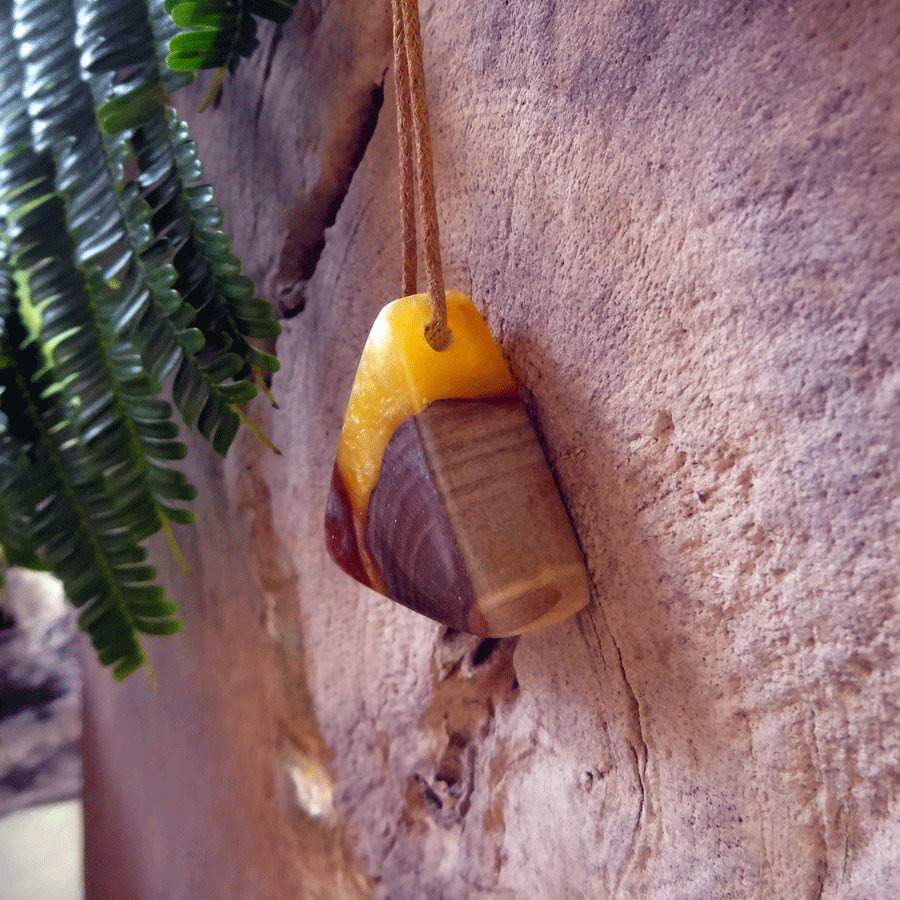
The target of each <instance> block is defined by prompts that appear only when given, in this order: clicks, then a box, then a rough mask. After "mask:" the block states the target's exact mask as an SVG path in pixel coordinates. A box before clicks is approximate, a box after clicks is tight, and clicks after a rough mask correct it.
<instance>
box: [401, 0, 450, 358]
mask: <svg viewBox="0 0 900 900" xmlns="http://www.w3.org/2000/svg"><path fill="white" fill-rule="evenodd" d="M393 10H394V42H395V43H394V46H395V58H396V59H399V57H400V56H401V55H403V54H404V53H405V56H406V70H407V78H404V76H403V75H402V74H399V73H400V72H401V70H402V68H403V65H402V64H400V65H395V76H396V78H397V107H398V129H405V131H406V135H407V137H406V138H405V140H406V141H408V140H409V138H408V135H409V124H408V115H409V114H408V109H409V108H411V111H412V124H413V128H412V131H413V132H414V134H415V139H416V172H417V175H418V186H419V212H420V214H421V217H422V238H423V243H424V245H425V246H424V255H425V272H426V274H427V276H428V294H429V302H430V304H431V321H430V322H429V323H428V324H427V325H426V326H425V340H426V341H428V343H429V345H430V346H431V347H432V348H433V349H434V350H446V349H447V348H448V347H449V346H450V341H451V339H452V335H451V333H450V329H449V328H448V327H447V298H446V293H445V291H444V273H443V270H442V269H441V241H440V234H439V231H438V214H437V200H436V198H435V191H434V161H433V157H432V152H431V134H430V130H429V124H428V102H427V100H426V98H425V66H424V63H423V61H422V35H421V32H420V29H419V4H418V0H393ZM398 35H399V37H400V38H401V40H398ZM398 47H399V49H398ZM404 82H408V88H409V91H408V95H409V99H408V105H407V107H406V109H404V106H403V103H404V100H403V97H402V96H401V95H402V94H403V93H404V89H403V88H402V87H401V85H402V84H403V83H404ZM407 146H408V145H407ZM400 154H401V160H402V162H401V166H402V171H401V180H402V181H407V180H408V175H409V170H408V166H407V163H406V161H405V157H404V137H402V136H401V138H400ZM410 155H411V154H409V153H408V151H407V156H410ZM405 190H406V189H405V188H401V192H403V193H402V195H401V205H402V206H403V209H404V212H403V216H404V222H403V246H404V266H403V271H404V275H403V278H404V290H405V285H406V282H407V271H408V269H407V266H408V263H407V256H406V254H407V247H408V244H407V241H408V239H409V238H408V231H407V228H408V226H407V221H406V218H407V211H406V210H407V206H406V202H407V194H406V193H405ZM411 190H412V189H411V188H410V189H409V191H410V193H411ZM414 282H415V279H414V278H413V283H414Z"/></svg>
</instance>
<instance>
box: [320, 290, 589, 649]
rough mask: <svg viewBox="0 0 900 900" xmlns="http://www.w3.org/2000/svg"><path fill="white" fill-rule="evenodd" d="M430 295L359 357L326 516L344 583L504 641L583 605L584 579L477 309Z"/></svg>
mask: <svg viewBox="0 0 900 900" xmlns="http://www.w3.org/2000/svg"><path fill="white" fill-rule="evenodd" d="M430 318H431V310H430V307H429V304H428V295H427V294H416V295H414V296H411V297H403V298H401V299H400V300H396V301H394V302H393V303H390V304H388V306H386V307H385V308H384V309H383V310H382V311H381V313H380V315H379V316H378V319H377V320H376V322H375V324H374V326H373V327H372V331H371V333H370V335H369V339H368V341H367V342H366V346H365V349H364V350H363V354H362V359H361V361H360V364H359V369H358V370H357V373H356V380H355V381H354V383H353V389H352V392H351V394H350V402H349V405H348V407H347V414H346V417H345V419H344V427H343V431H342V432H341V437H340V442H339V444H338V450H337V459H336V461H335V466H334V472H333V475H332V480H331V491H330V493H329V496H328V502H327V507H326V513H325V536H326V543H327V546H328V551H329V553H330V554H331V556H332V558H333V559H334V560H335V562H336V563H337V564H338V565H339V566H340V567H341V568H342V569H343V570H344V571H345V572H346V573H347V574H348V575H350V576H352V577H353V578H355V579H356V580H357V581H359V582H361V583H362V584H364V585H366V586H367V587H370V588H372V589H374V590H376V591H379V592H380V593H382V594H384V595H385V596H387V597H390V598H391V599H393V600H396V601H397V602H398V603H402V604H403V605H404V606H406V607H409V608H410V609H412V610H415V611H416V612H419V613H422V614H423V615H426V616H429V617H430V618H432V619H435V620H437V621H438V622H441V623H443V624H444V625H447V626H449V627H450V628H454V629H456V630H458V631H466V632H469V633H471V634H478V635H483V636H486V637H507V636H510V635H514V634H521V633H523V632H526V631H531V630H533V629H536V628H542V627H545V626H547V625H552V624H554V623H556V622H559V621H561V620H562V619H565V618H567V617H568V616H570V615H572V614H574V613H576V612H578V610H580V609H582V608H583V607H584V606H585V605H586V604H587V602H588V600H589V588H588V577H587V570H586V568H585V563H584V557H583V555H582V553H581V548H580V547H579V545H578V541H577V539H576V537H575V533H574V530H573V528H572V525H571V522H570V521H569V517H568V514H567V513H566V509H565V507H564V506H563V503H562V499H561V498H560V496H559V492H558V491H557V489H556V485H555V483H554V481H553V476H552V475H551V473H550V468H549V467H548V465H547V461H546V459H545V458H544V454H543V451H542V450H541V447H540V444H539V443H538V440H537V436H536V435H535V433H534V429H533V428H532V426H531V422H530V421H529V419H528V414H527V413H526V411H525V407H524V405H523V403H522V401H521V399H520V398H519V394H518V391H517V390H516V385H515V382H514V381H513V378H512V375H511V374H510V372H509V369H508V368H507V366H506V363H505V361H504V359H503V354H502V352H501V350H500V347H499V346H498V345H497V343H496V341H494V339H493V337H492V336H491V334H490V332H489V331H488V328H487V325H486V324H485V322H484V319H482V317H481V315H480V314H479V312H478V310H477V309H476V308H475V306H474V305H473V304H472V301H471V300H469V298H468V297H466V296H465V295H464V294H461V293H460V292H458V291H450V292H448V294H447V321H448V325H449V328H450V330H451V332H452V334H453V339H452V343H451V345H450V347H449V349H447V350H444V351H441V352H437V351H435V350H432V348H431V347H430V346H429V345H428V343H427V342H426V341H425V338H424V335H423V332H424V328H425V324H426V323H427V322H428V321H429V320H430Z"/></svg>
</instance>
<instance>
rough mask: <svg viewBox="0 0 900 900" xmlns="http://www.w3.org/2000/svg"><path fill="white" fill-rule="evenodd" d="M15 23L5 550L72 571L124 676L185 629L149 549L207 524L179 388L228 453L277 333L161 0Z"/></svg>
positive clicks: (8, 96) (5, 273)
mask: <svg viewBox="0 0 900 900" xmlns="http://www.w3.org/2000/svg"><path fill="white" fill-rule="evenodd" d="M275 5H278V4H275ZM282 5H286V6H288V7H291V8H292V7H293V5H294V4H293V3H286V4H282ZM238 6H239V7H240V8H241V10H244V12H242V13H241V16H244V15H245V13H246V14H249V15H251V16H252V14H253V12H254V10H256V13H257V14H259V11H258V7H261V6H265V7H267V8H268V7H270V6H271V3H270V2H267V0H261V2H260V3H247V4H238ZM247 10H249V13H247ZM289 12H290V9H288V10H287V12H285V13H284V17H285V18H286V16H287V14H289ZM278 15H281V13H278ZM0 31H2V32H3V33H4V34H5V35H8V36H7V37H5V38H4V39H2V40H0V555H2V559H3V560H5V561H8V562H14V563H17V564H20V565H27V566H29V567H32V568H41V567H43V568H47V567H49V568H51V569H52V570H53V571H54V572H55V573H56V574H57V575H58V576H59V577H60V578H61V580H62V581H63V584H64V587H65V590H66V593H67V595H68V596H69V598H70V599H71V600H72V602H73V603H74V604H75V605H76V606H77V607H78V608H79V609H80V610H81V612H80V615H79V619H78V621H79V624H80V625H81V627H82V628H83V629H84V630H85V631H86V632H87V633H88V634H89V635H90V638H91V640H92V642H93V643H94V645H95V647H96V648H97V651H98V658H99V659H100V661H101V662H102V663H104V664H107V665H112V666H113V667H114V669H113V671H114V674H115V675H116V677H118V678H121V677H124V676H125V675H127V674H128V673H129V672H130V671H133V670H134V668H136V667H137V666H139V665H140V664H141V662H142V660H143V652H142V650H141V646H140V640H139V633H140V632H145V633H150V634H168V633H172V632H173V631H175V630H177V628H178V622H177V621H176V620H175V619H174V618H173V615H174V613H175V607H174V605H173V604H172V603H170V602H169V601H168V600H166V599H165V597H164V595H163V592H162V589H161V588H160V587H158V586H157V585H155V584H153V582H154V580H155V578H156V573H155V570H154V569H153V568H152V567H151V566H148V565H146V564H144V563H145V559H146V552H145V550H144V549H143V548H142V546H141V541H142V540H143V539H144V538H146V537H148V536H149V535H151V534H153V533H155V532H156V531H158V530H159V529H160V528H162V529H163V530H165V531H166V532H167V534H168V535H169V536H170V537H171V529H170V528H169V526H168V524H167V522H168V521H171V522H178V523H184V522H189V521H191V520H192V516H191V513H190V512H189V510H188V509H187V508H186V507H185V505H184V504H186V503H188V502H190V500H191V499H193V496H194V493H195V492H194V489H193V488H192V486H191V485H190V484H189V483H188V482H187V480H186V479H185V477H184V475H183V474H182V473H181V472H180V471H179V470H178V469H176V468H173V467H172V466H171V464H170V463H171V461H173V460H178V459H180V458H181V457H183V456H184V454H185V452H186V450H185V447H184V445H183V444H182V443H181V442H180V441H179V440H178V433H179V431H178V426H177V425H176V424H175V422H174V421H173V419H172V408H171V405H170V404H169V403H167V402H166V401H165V400H163V399H160V398H159V397H158V396H157V394H158V393H159V390H160V384H161V382H162V380H163V379H164V378H166V377H167V376H170V375H174V379H173V396H174V398H175V400H176V404H177V406H178V408H179V410H180V412H181V414H182V417H183V418H184V420H185V422H186V423H187V424H188V425H194V424H196V426H197V428H198V430H199V431H200V432H201V433H202V434H203V435H204V436H205V437H206V438H207V439H208V440H209V441H210V442H211V443H212V445H213V447H214V448H215V449H216V450H217V451H218V452H219V453H222V454H224V453H225V451H226V450H227V449H228V446H229V445H230V443H231V441H232V439H233V437H234V434H235V432H236V430H237V428H238V426H239V424H240V421H241V419H240V410H238V409H237V406H236V404H238V403H241V402H243V401H246V400H249V399H250V398H252V397H253V396H254V395H255V393H256V388H255V386H254V384H253V383H252V382H250V381H249V380H247V378H248V376H249V374H250V373H251V371H253V370H254V369H256V370H266V371H274V370H275V369H276V368H277V363H276V362H275V360H274V358H273V357H271V356H269V355H268V354H265V353H262V352H261V351H259V350H257V349H255V348H253V347H252V346H251V345H250V343H249V341H250V340H251V339H253V338H259V337H271V336H274V335H275V334H277V333H278V331H279V327H278V325H277V323H276V322H275V321H274V317H273V315H272V311H271V308H270V307H269V305H268V304H266V303H264V302H263V301H262V300H260V299H259V298H257V297H256V295H255V290H254V288H253V284H252V282H251V281H250V279H248V278H246V277H244V276H242V275H241V274H240V264H239V262H238V260H237V259H236V257H234V255H233V254H232V253H231V250H230V246H229V242H228V239H227V238H226V237H225V235H224V234H223V233H222V232H221V230H220V226H221V223H222V215H221V211H220V210H218V208H217V207H216V206H215V205H214V204H213V202H212V191H211V189H210V188H208V186H205V185H202V184H198V183H196V182H197V180H198V179H199V178H200V176H201V174H202V168H201V166H200V163H199V160H198V159H197V152H196V146H195V145H194V143H193V141H191V140H190V137H189V134H188V132H187V126H185V125H184V124H183V123H180V122H179V121H178V119H177V117H176V116H175V114H174V112H171V111H168V110H166V105H167V103H168V97H169V95H170V94H171V92H172V91H173V90H176V89H177V88H178V87H180V86H183V85H184V84H186V83H187V82H189V81H190V80H191V78H192V75H191V74H190V73H189V72H173V71H172V70H170V69H168V68H166V66H165V64H164V59H165V57H166V53H167V45H168V43H169V41H170V39H171V38H172V37H173V36H174V35H175V34H176V32H177V31H178V27H177V26H176V25H175V23H174V22H173V21H172V20H171V19H170V18H169V16H168V14H167V13H166V10H165V7H164V4H163V0H0ZM129 158H132V159H133V160H134V161H135V162H136V163H137V168H138V172H139V174H138V176H137V179H136V181H134V182H130V183H125V176H124V172H125V170H126V164H127V163H128V161H129Z"/></svg>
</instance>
